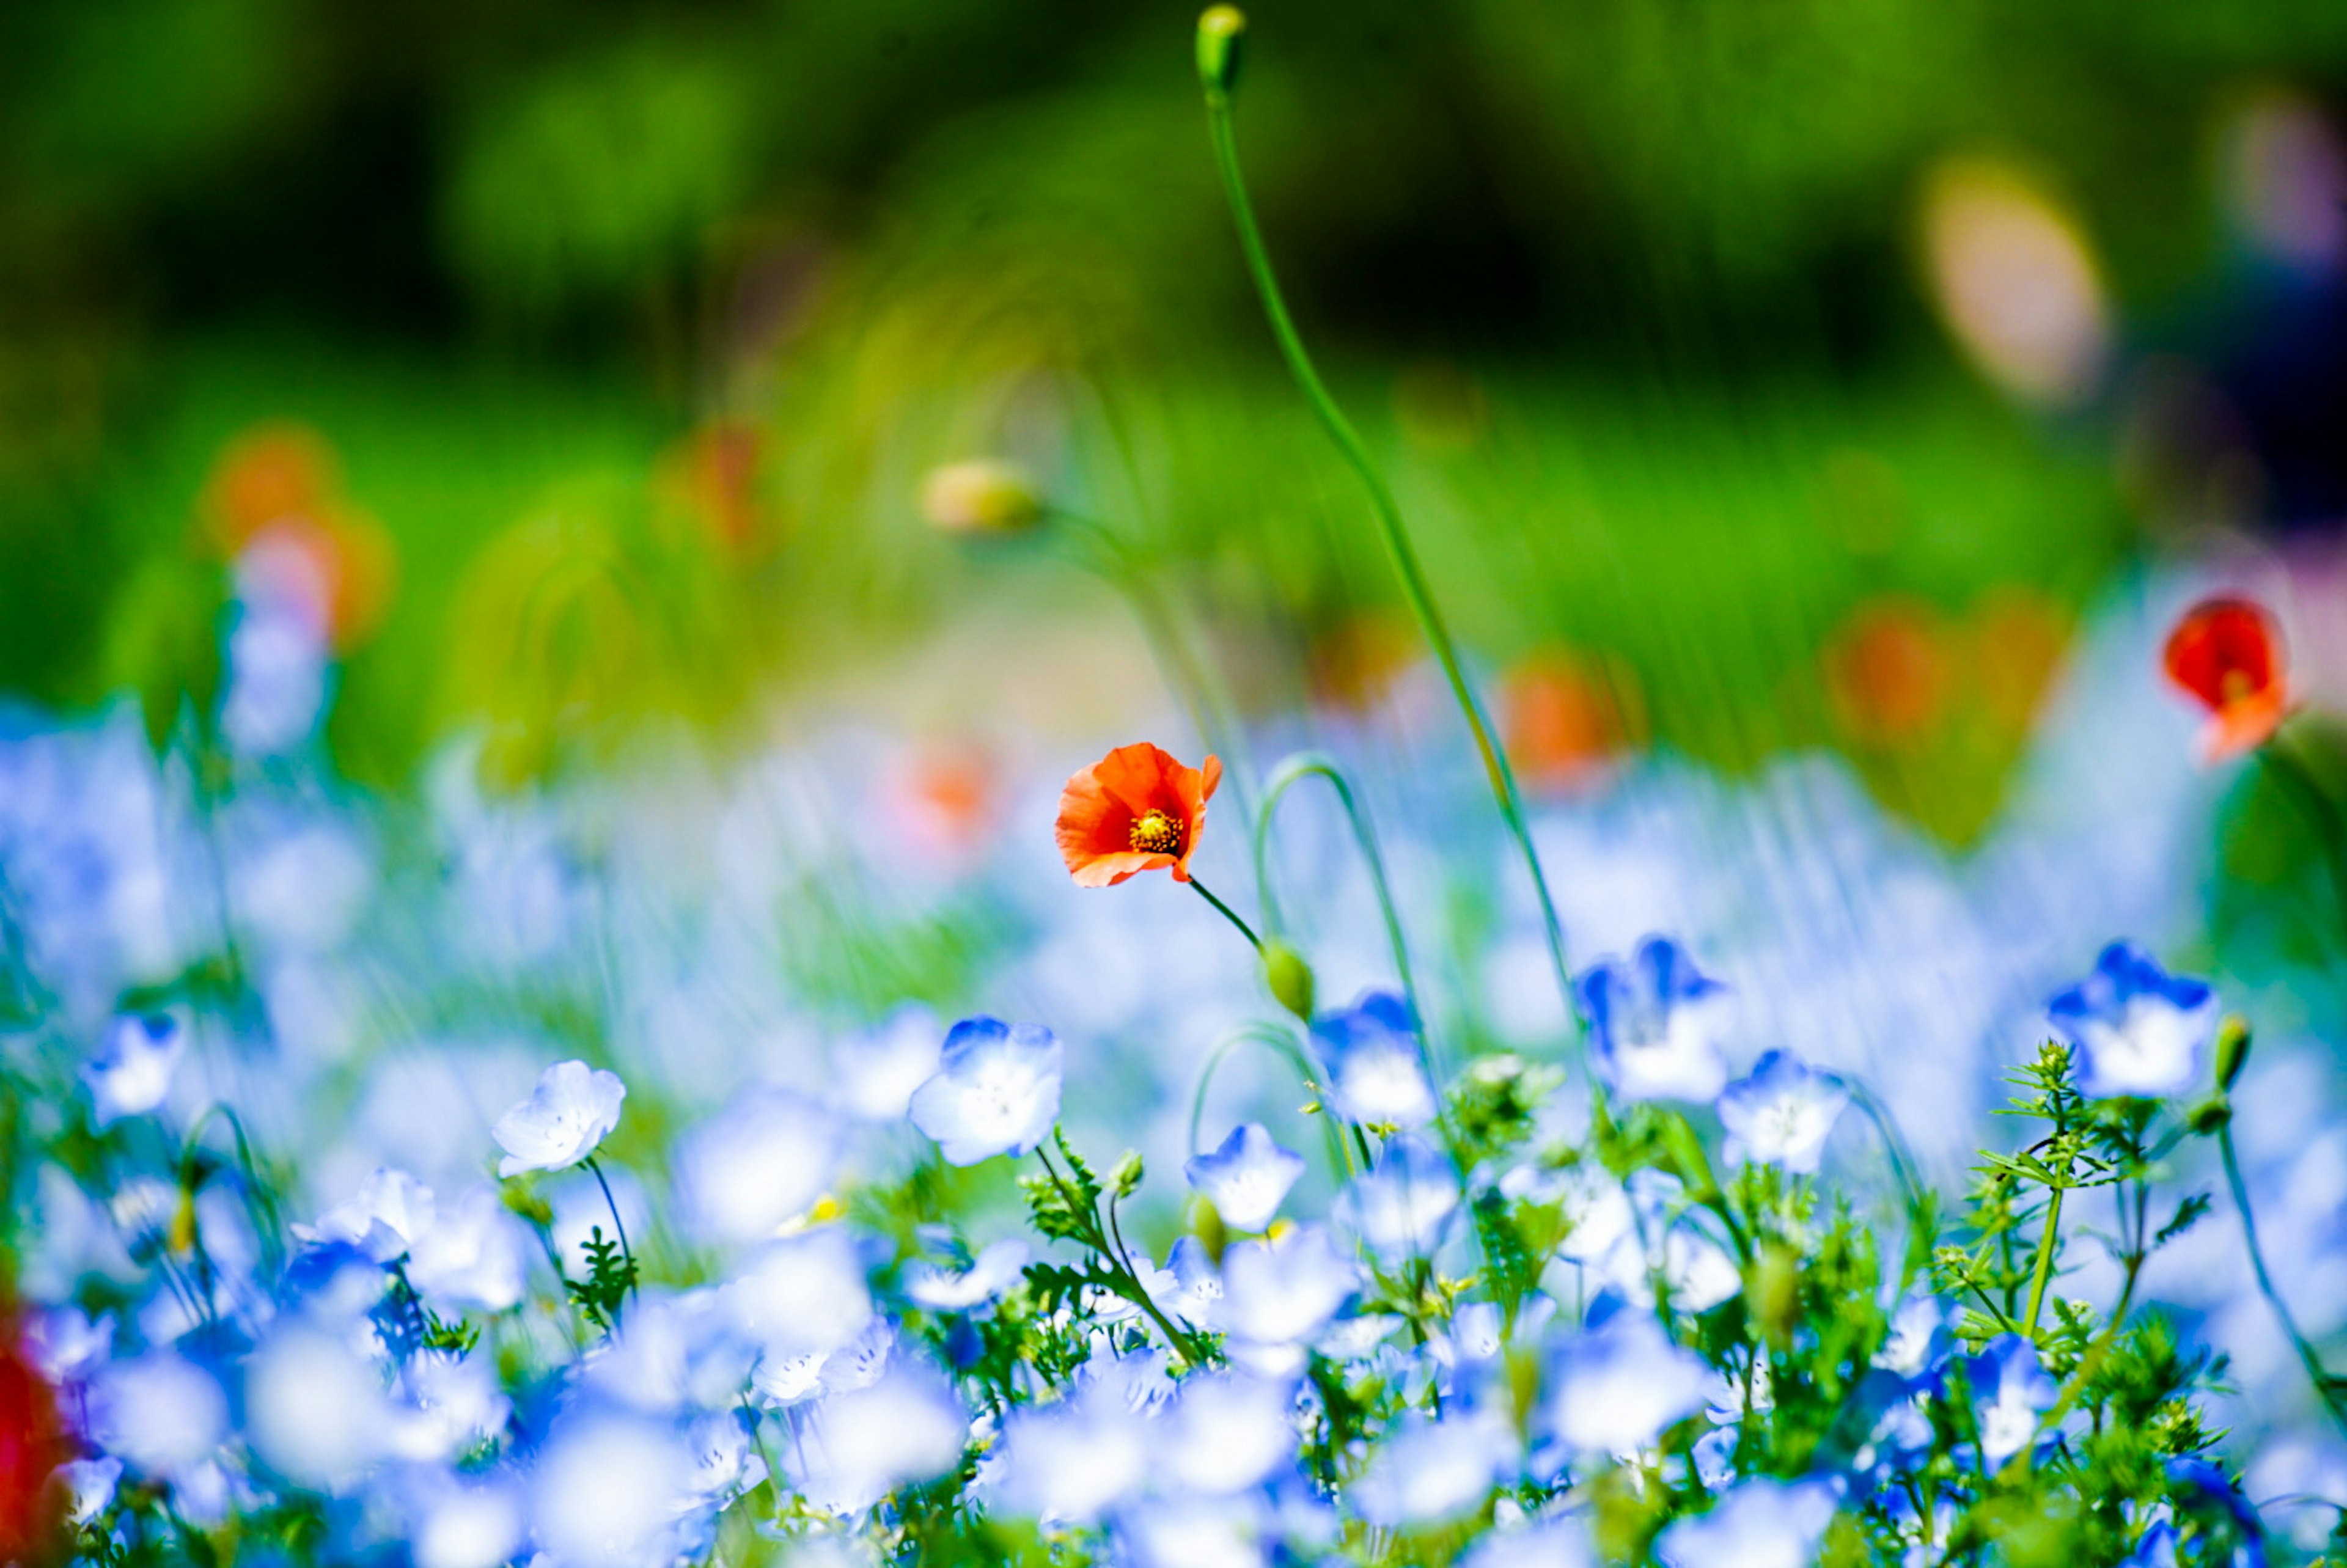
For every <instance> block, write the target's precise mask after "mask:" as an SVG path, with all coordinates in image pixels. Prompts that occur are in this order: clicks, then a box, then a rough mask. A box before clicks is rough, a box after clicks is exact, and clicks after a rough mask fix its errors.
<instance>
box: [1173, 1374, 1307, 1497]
mask: <svg viewBox="0 0 2347 1568" xmlns="http://www.w3.org/2000/svg"><path fill="white" fill-rule="evenodd" d="M1290 1398H1291V1394H1290V1389H1289V1388H1288V1385H1287V1384H1286V1383H1285V1382H1281V1381H1278V1380H1276V1379H1272V1378H1253V1377H1249V1376H1247V1375H1245V1373H1241V1372H1212V1373H1207V1374H1205V1375H1204V1376H1202V1377H1194V1378H1187V1379H1185V1380H1184V1382H1183V1384H1182V1386H1181V1391H1180V1393H1179V1394H1178V1395H1177V1396H1176V1398H1175V1399H1174V1403H1173V1409H1172V1410H1171V1411H1170V1412H1169V1413H1168V1415H1167V1417H1166V1419H1165V1423H1164V1426H1163V1429H1162V1430H1161V1431H1160V1432H1159V1434H1158V1437H1157V1441H1156V1445H1155V1455H1154V1458H1155V1462H1156V1463H1157V1464H1158V1465H1160V1466H1162V1467H1163V1471H1164V1473H1165V1474H1166V1475H1167V1477H1169V1478H1170V1479H1171V1480H1172V1481H1173V1482H1175V1483H1176V1484H1178V1485H1179V1486H1181V1487H1183V1488H1184V1489H1185V1490H1187V1491H1194V1492H1199V1493H1203V1494H1205V1495H1208V1496H1216V1497H1219V1496H1224V1495H1226V1494H1228V1493H1231V1492H1236V1491H1245V1490H1246V1489H1247V1488H1249V1487H1253V1486H1258V1485H1261V1484H1262V1483H1263V1482H1264V1481H1266V1480H1267V1479H1268V1478H1269V1477H1270V1476H1271V1474H1272V1473H1273V1472H1274V1471H1276V1470H1278V1469H1279V1468H1280V1467H1281V1466H1282V1465H1284V1464H1287V1463H1290V1462H1292V1461H1293V1460H1294V1459H1295V1457H1296V1424H1295V1421H1294V1419H1292V1418H1291V1416H1290V1414H1289V1409H1290Z"/></svg>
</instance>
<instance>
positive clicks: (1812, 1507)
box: [1655, 1479, 1836, 1568]
mask: <svg viewBox="0 0 2347 1568" xmlns="http://www.w3.org/2000/svg"><path fill="white" fill-rule="evenodd" d="M1835 1507H1836V1503H1835V1501H1834V1491H1833V1487H1832V1486H1831V1484H1829V1482H1826V1481H1796V1482H1791V1483H1788V1482H1785V1481H1768V1480H1765V1479H1764V1480H1754V1481H1744V1482H1742V1483H1740V1484H1739V1485H1737V1486H1735V1487H1733V1488H1731V1489H1730V1490H1729V1491H1727V1494H1726V1495H1724V1496H1723V1497H1721V1498H1720V1500H1719V1501H1718V1502H1717V1503H1716V1504H1715V1505H1714V1506H1713V1508H1712V1510H1711V1512H1708V1513H1706V1514H1701V1515H1698V1516H1697V1517H1696V1518H1693V1519H1680V1520H1675V1521H1673V1522H1672V1523H1671V1524H1670V1525H1669V1526H1668V1527H1666V1528H1665V1530H1664V1531H1663V1533H1662V1534H1661V1536H1660V1537H1658V1538H1657V1539H1656V1541H1655V1555H1656V1556H1657V1557H1659V1558H1661V1559H1662V1560H1663V1562H1664V1563H1665V1564H1666V1565H1667V1568H1809V1564H1810V1563H1815V1562H1816V1561H1817V1560H1818V1548H1819V1545H1820V1544H1822V1543H1823V1542H1824V1541H1825V1535H1826V1527H1827V1526H1828V1525H1829V1524H1831V1523H1832V1522H1833V1516H1834V1509H1835Z"/></svg>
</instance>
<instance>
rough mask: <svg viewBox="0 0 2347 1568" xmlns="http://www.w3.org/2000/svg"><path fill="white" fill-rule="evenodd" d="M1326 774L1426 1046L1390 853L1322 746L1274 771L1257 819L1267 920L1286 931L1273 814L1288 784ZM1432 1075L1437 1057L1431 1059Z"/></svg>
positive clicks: (1258, 884)
mask: <svg viewBox="0 0 2347 1568" xmlns="http://www.w3.org/2000/svg"><path fill="white" fill-rule="evenodd" d="M1315 777H1317V778H1324V779H1327V781H1328V785H1329V787H1330V788H1331V789H1334V790H1335V791H1336V792H1337V804H1339V805H1342V806H1343V807H1344V808H1345V819H1346V821H1348V822H1349V823H1351V824H1352V826H1353V841H1354V842H1355V843H1356V844H1358V845H1360V848H1361V859H1362V860H1363V862H1365V863H1366V864H1367V865H1368V868H1369V886H1371V887H1372V888H1374V889H1375V890H1376V892H1377V897H1378V911H1379V912H1380V913H1381V914H1383V915H1384V917H1385V922H1386V939H1387V940H1388V941H1389V942H1390V943H1391V944H1392V945H1393V958H1394V973H1395V975H1396V977H1397V978H1398V979H1399V980H1400V982H1401V994H1402V999H1403V1000H1405V1001H1407V1002H1408V1003H1409V1011H1410V1016H1411V1017H1412V1018H1414V1019H1416V1020H1418V1026H1419V1043H1420V1048H1421V1050H1423V1049H1425V1031H1426V1010H1425V1009H1423V1008H1421V1007H1419V1003H1418V981H1417V979H1415V978H1414V977H1413V976H1412V974H1411V972H1410V965H1409V943H1408V942H1407V941H1405V940H1404V939H1403V938H1402V930H1401V911H1400V908H1399V906H1397V905H1396V904H1395V903H1394V896H1393V885H1392V884H1391V883H1389V881H1387V880H1386V863H1385V856H1382V855H1380V854H1379V853H1378V837H1377V832H1376V830H1375V829H1374V828H1372V827H1371V826H1370V825H1369V819H1368V813H1367V812H1365V811H1364V810H1362V809H1361V804H1360V802H1359V800H1358V797H1357V796H1355V794H1353V788H1352V785H1351V784H1348V783H1347V782H1346V780H1345V775H1344V774H1343V773H1341V772H1340V771H1338V769H1337V764H1336V763H1335V762H1333V761H1332V760H1330V759H1329V758H1327V757H1326V756H1324V755H1322V754H1320V753H1317V752H1305V753H1299V754H1297V755H1296V756H1292V757H1289V758H1288V759H1287V760H1286V761H1285V762H1283V763H1281V764H1279V766H1278V767H1277V768H1276V769H1274V770H1273V771H1272V775H1271V782H1270V784H1268V785H1266V788H1265V790H1264V793H1263V810H1262V812H1261V813H1260V814H1259V815H1257V816H1256V817H1255V897H1256V900H1257V902H1259V903H1261V904H1262V905H1263V920H1264V925H1265V926H1266V927H1268V928H1269V929H1270V931H1271V933H1272V935H1274V936H1277V935H1279V933H1280V930H1281V928H1282V926H1283V924H1284V922H1282V920H1281V919H1280V915H1279V901H1278V897H1277V896H1276V894H1275V893H1274V892H1273V890H1272V883H1271V819H1272V816H1273V815H1274V814H1275V813H1276V812H1277V811H1278V809H1279V803H1280V800H1281V798H1282V797H1283V796H1285V795H1286V794H1287V792H1288V790H1289V789H1290V788H1291V787H1292V786H1294V785H1295V784H1297V783H1298V782H1299V781H1301V780H1304V779H1307V778H1315ZM1426 1067H1427V1072H1428V1076H1429V1078H1430V1079H1431V1078H1432V1076H1433V1063H1432V1061H1428V1062H1427V1063H1426Z"/></svg>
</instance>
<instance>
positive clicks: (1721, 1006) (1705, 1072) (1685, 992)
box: [1573, 937, 1727, 1101]
mask: <svg viewBox="0 0 2347 1568" xmlns="http://www.w3.org/2000/svg"><path fill="white" fill-rule="evenodd" d="M1573 989H1574V991H1575V993H1576V994H1577V995H1578V996H1579V997H1580V999H1581V1010H1582V1014H1583V1017H1585V1018H1587V1019H1588V1020H1589V1046H1590V1050H1591V1051H1592V1052H1593V1053H1594V1062H1595V1066H1596V1069H1597V1072H1598V1075H1599V1076H1600V1077H1602V1078H1604V1081H1605V1082H1606V1084H1607V1086H1608V1087H1610V1088H1611V1089H1612V1090H1613V1091H1614V1092H1615V1093H1616V1094H1619V1095H1621V1096H1622V1097H1623V1098H1624V1099H1625V1100H1697V1101H1701V1100H1709V1099H1711V1098H1712V1097H1713V1096H1715V1095H1717V1093H1718V1092H1719V1091H1720V1087H1721V1085H1723V1084H1725V1083H1726V1082H1727V1061H1726V1060H1725V1059H1724V1058H1723V1057H1722V1056H1721V1055H1720V1050H1719V1035H1720V1030H1721V1028H1722V1026H1723V1025H1724V1023H1725V1022H1726V1017H1725V1015H1726V1011H1727V987H1726V986H1724V985H1721V984H1720V983H1719V982H1718V981H1717V980H1715V979H1710V978H1709V977H1707V976H1706V975H1705V974H1704V973H1703V972H1702V971H1701V970H1699V969H1697V968H1696V967H1695V960H1694V959H1693V958H1689V957H1688V956H1687V952H1686V948H1682V947H1680V946H1679V945H1678V944H1677V943H1676V942H1674V941H1672V940H1671V939H1670V938H1668V937H1649V938H1646V939H1645V941H1643V942H1641V943H1639V944H1638V950H1637V952H1636V953H1635V955H1633V957H1632V958H1631V959H1630V960H1629V962H1627V963H1624V962H1623V961H1622V960H1621V959H1618V958H1606V959H1604V960H1602V961H1601V962H1599V963H1598V964H1597V965H1595V966H1594V968H1590V969H1588V970H1587V971H1585V972H1584V973H1583V975H1582V976H1581V978H1580V979H1577V980H1576V981H1574V982H1573Z"/></svg>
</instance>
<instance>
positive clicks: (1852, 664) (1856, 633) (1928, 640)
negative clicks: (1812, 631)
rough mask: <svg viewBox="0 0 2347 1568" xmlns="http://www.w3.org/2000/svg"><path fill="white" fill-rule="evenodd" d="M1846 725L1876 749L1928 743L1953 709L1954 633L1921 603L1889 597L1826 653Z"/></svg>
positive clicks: (1847, 626)
mask: <svg viewBox="0 0 2347 1568" xmlns="http://www.w3.org/2000/svg"><path fill="white" fill-rule="evenodd" d="M1824 661H1825V676H1826V691H1827V694H1828V695H1829V697H1830V698H1831V699H1832V702H1833V707H1834V712H1835V714H1836V716H1837V717H1838V718H1839V719H1840V721H1841V725H1842V728H1843V729H1844V730H1846V731H1848V732H1849V733H1850V734H1852V735H1853V736H1855V737H1856V738H1857V739H1858V740H1860V741H1862V742H1865V743H1870V744H1873V745H1883V746H1895V745H1899V744H1901V743H1911V742H1914V741H1917V740H1920V739H1922V737H1923V736H1924V735H1925V734H1926V733H1928V732H1930V731H1931V730H1932V727H1933V726H1934V725H1936V724H1937V723H1939V722H1940V719H1941V716H1942V714H1943V713H1944V712H1946V711H1947V703H1948V689H1949V686H1950V684H1951V682H1950V675H1951V671H1950V669H1949V664H1950V658H1949V650H1948V634H1947V631H1946V630H1945V628H1944V627H1943V626H1942V624H1941V620H1940V617H1939V614H1938V612H1937V611H1935V610H1932V607H1931V606H1929V605H1927V604H1924V603H1922V602H1921V601H1920V600H1911V599H1906V598H1903V597H1901V596H1897V595H1885V596H1884V597H1882V598H1880V599H1876V600H1871V601H1870V602H1869V603H1867V604H1864V605H1861V606H1860V608H1859V609H1858V610H1857V612H1856V613H1854V614H1853V615H1851V617H1850V619H1849V620H1847V621H1845V622H1843V623H1842V627H1841V630H1840V631H1838V632H1837V633H1836V634H1835V636H1834V639H1833V641H1831V642H1830V643H1829V644H1828V645H1827V647H1826V650H1825V654H1824Z"/></svg>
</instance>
